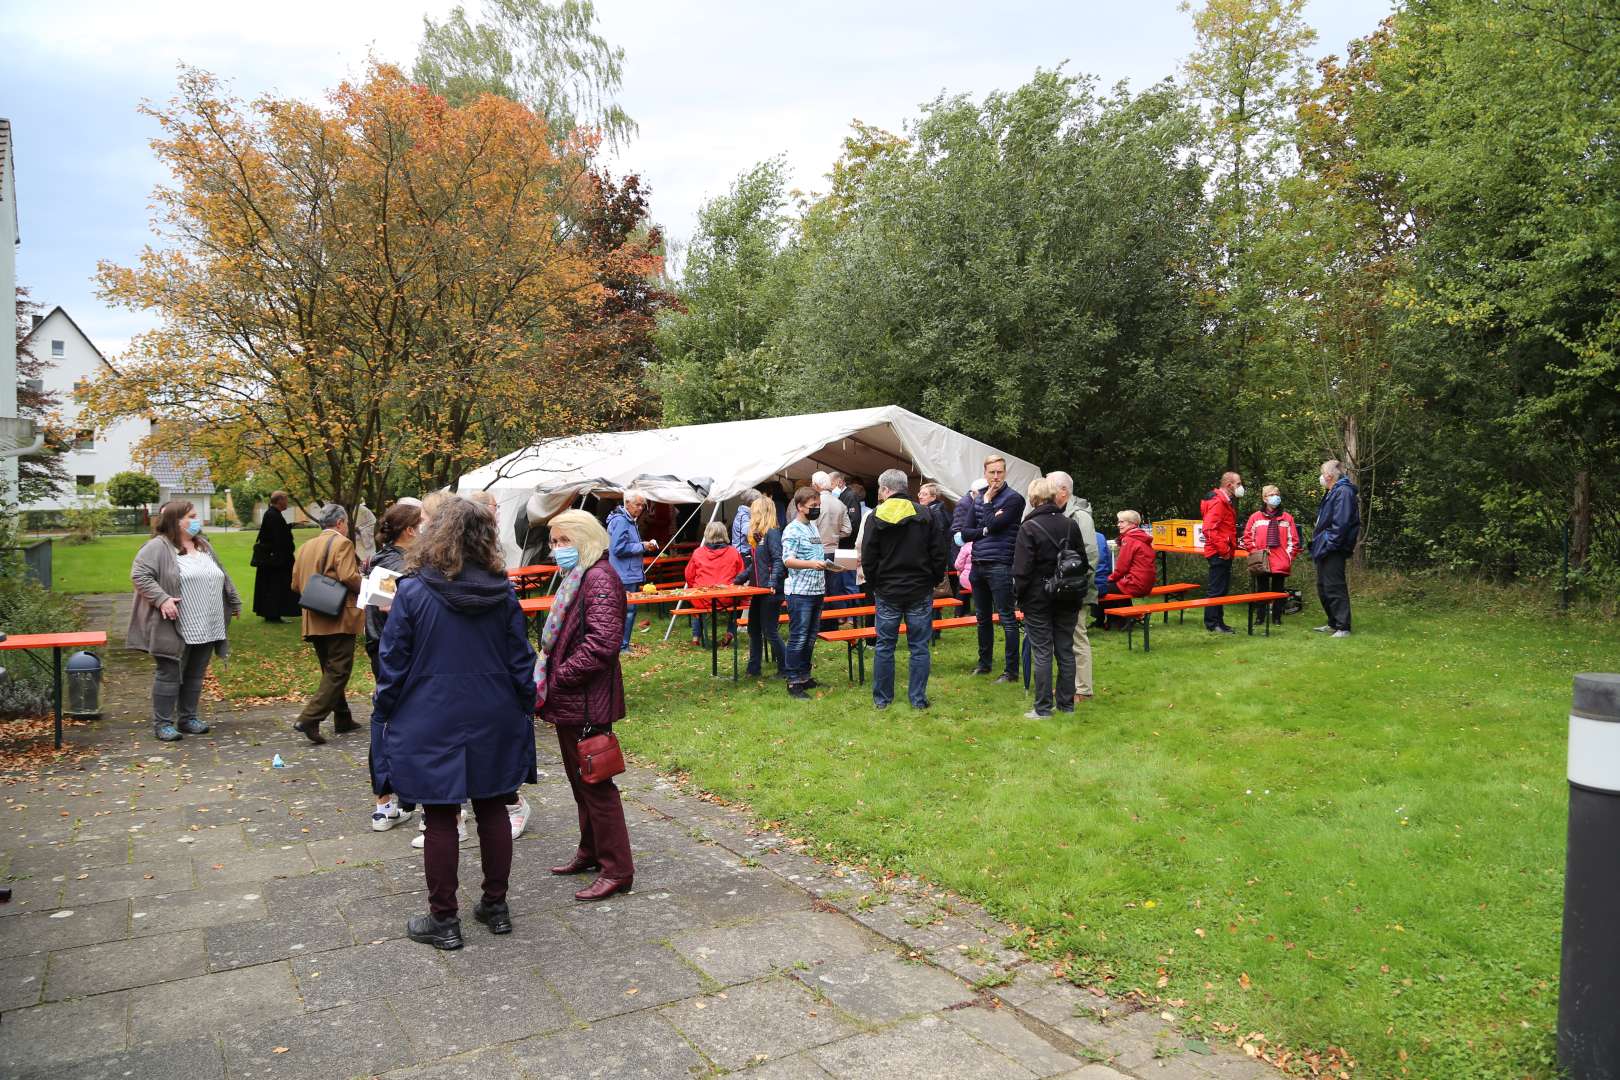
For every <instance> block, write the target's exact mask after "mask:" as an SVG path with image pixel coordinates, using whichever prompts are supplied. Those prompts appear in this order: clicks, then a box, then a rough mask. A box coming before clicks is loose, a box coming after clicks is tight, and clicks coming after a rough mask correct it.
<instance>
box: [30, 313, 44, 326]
mask: <svg viewBox="0 0 1620 1080" xmlns="http://www.w3.org/2000/svg"><path fill="white" fill-rule="evenodd" d="M44 321H45V316H43V315H35V316H34V325H33V326H31V327H29V329H30V330H38V329H39V324H40V323H42V322H44Z"/></svg>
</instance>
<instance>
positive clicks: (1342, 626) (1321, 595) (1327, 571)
mask: <svg viewBox="0 0 1620 1080" xmlns="http://www.w3.org/2000/svg"><path fill="white" fill-rule="evenodd" d="M1348 558H1349V552H1346V551H1330V552H1328V553H1327V554H1326V555H1323V556H1322V557H1321V558H1320V559H1317V560H1316V598H1317V599H1318V600H1320V601H1322V610H1323V611H1325V612H1327V623H1328V625H1329V626H1331V627H1333V629H1335V630H1348V629H1350V583H1349V581H1348V580H1347V579H1346V578H1345V576H1344V563H1345V560H1346V559H1348Z"/></svg>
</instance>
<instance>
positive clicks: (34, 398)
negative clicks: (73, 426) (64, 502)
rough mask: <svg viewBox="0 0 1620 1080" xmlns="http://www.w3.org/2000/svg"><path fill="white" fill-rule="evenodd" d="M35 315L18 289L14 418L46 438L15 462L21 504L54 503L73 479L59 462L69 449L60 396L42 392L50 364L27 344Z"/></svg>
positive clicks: (36, 309) (36, 308) (33, 307)
mask: <svg viewBox="0 0 1620 1080" xmlns="http://www.w3.org/2000/svg"><path fill="white" fill-rule="evenodd" d="M38 312H39V305H38V304H36V303H34V302H33V300H32V299H31V298H30V297H29V295H28V289H27V288H25V287H23V286H18V288H17V299H16V313H17V415H18V416H19V417H21V418H22V419H24V420H32V421H34V424H35V428H36V430H37V431H38V432H39V433H40V434H42V435H44V437H45V445H44V447H43V449H42V450H41V451H40V453H38V454H34V455H32V456H30V457H25V458H19V459H18V460H17V501H18V502H19V503H24V504H26V503H31V502H39V501H41V500H44V499H54V498H57V497H59V496H61V495H63V494H65V493H68V492H70V491H71V490H72V477H70V476H69V475H68V471H67V466H66V465H65V464H63V462H62V454H63V453H64V452H65V451H66V450H67V447H68V433H67V431H66V429H65V428H64V427H63V426H62V424H61V418H60V415H59V414H58V413H57V410H58V409H60V408H61V407H62V396H61V395H60V394H57V393H54V392H52V391H50V390H47V389H45V387H44V380H45V372H46V371H47V370H48V369H49V368H50V366H51V362H50V360H49V358H47V357H44V356H41V355H40V354H38V353H36V352H34V350H33V348H32V347H31V346H30V345H29V344H28V335H29V333H30V332H31V331H32V330H33V328H34V315H36V314H37V313H38Z"/></svg>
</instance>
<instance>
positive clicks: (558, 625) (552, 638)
mask: <svg viewBox="0 0 1620 1080" xmlns="http://www.w3.org/2000/svg"><path fill="white" fill-rule="evenodd" d="M584 579H585V567H583V566H576V567H574V568H573V569H572V570H570V571H568V576H566V577H564V578H563V579H562V584H561V585H559V586H557V599H555V600H553V601H552V603H551V611H549V612H548V613H547V614H546V625H545V629H543V630H541V631H540V655H539V656H537V657H536V658H535V661H534V707H535V709H537V710H538V709H539V708H540V706H542V705H544V704H545V703H546V664H547V662H548V661H549V660H550V659H551V648H552V646H553V645H555V644H557V635H558V634H560V633H562V626H563V622H564V620H565V619H566V617H567V615H568V609H569V608H570V607H572V606H573V604H574V597H575V596H576V595H577V594H578V593H579V583H580V582H581V581H583V580H584Z"/></svg>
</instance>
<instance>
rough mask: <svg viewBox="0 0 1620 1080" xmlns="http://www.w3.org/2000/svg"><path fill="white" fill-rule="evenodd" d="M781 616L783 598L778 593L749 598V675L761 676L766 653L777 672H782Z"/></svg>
mask: <svg viewBox="0 0 1620 1080" xmlns="http://www.w3.org/2000/svg"><path fill="white" fill-rule="evenodd" d="M781 614H782V597H781V596H780V595H779V594H777V593H765V594H763V595H761V596H750V597H749V598H748V674H750V675H759V674H761V672H762V668H763V666H764V663H765V659H766V653H769V654H770V660H771V662H772V663H774V664H775V665H776V670H778V671H781V670H782V652H783V645H782V624H781V623H780V622H778V621H777V617H778V616H780V615H781Z"/></svg>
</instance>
